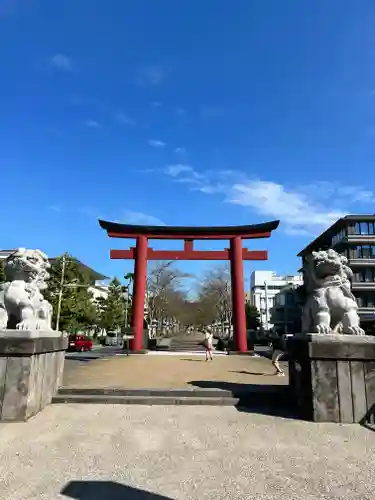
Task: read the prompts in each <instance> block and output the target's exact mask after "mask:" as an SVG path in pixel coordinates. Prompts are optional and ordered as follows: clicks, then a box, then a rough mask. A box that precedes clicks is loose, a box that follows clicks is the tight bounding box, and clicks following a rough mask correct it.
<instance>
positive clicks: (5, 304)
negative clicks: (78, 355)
mask: <svg viewBox="0 0 375 500" xmlns="http://www.w3.org/2000/svg"><path fill="white" fill-rule="evenodd" d="M49 268H50V263H49V261H48V258H47V255H45V254H44V253H43V252H41V251H40V250H27V249H25V248H19V249H18V250H17V251H15V252H13V253H12V254H11V255H9V257H8V258H7V259H6V260H5V265H4V274H5V277H6V281H5V283H2V284H1V285H0V329H1V330H3V329H10V330H14V329H17V330H44V331H51V330H52V326H51V322H52V306H51V304H50V303H49V302H47V301H46V300H44V297H43V295H42V293H41V291H42V290H44V289H45V288H46V286H47V285H46V281H47V280H48V278H49V274H48V269H49Z"/></svg>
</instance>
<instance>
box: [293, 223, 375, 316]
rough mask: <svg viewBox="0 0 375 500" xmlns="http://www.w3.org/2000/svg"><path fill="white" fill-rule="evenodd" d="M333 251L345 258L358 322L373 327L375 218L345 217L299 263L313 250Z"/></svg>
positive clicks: (317, 241)
mask: <svg viewBox="0 0 375 500" xmlns="http://www.w3.org/2000/svg"><path fill="white" fill-rule="evenodd" d="M329 248H333V249H334V250H336V251H337V252H338V253H340V254H341V255H345V257H347V258H348V261H349V266H350V267H351V269H352V271H353V273H354V277H353V280H352V292H353V294H354V296H355V297H356V299H357V302H358V306H359V315H360V318H361V321H368V322H373V323H375V215H347V216H346V217H342V218H341V219H339V220H337V221H336V222H335V223H334V224H332V226H330V227H329V228H328V229H327V230H326V231H324V233H322V234H321V235H320V236H318V237H317V238H316V239H315V240H314V241H312V242H311V243H310V244H309V245H307V247H306V248H304V249H303V250H302V251H301V252H300V253H299V254H298V256H299V257H302V263H303V262H304V260H305V258H306V256H307V255H309V254H311V252H313V251H316V250H328V249H329Z"/></svg>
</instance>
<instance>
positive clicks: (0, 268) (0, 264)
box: [0, 261, 5, 283]
mask: <svg viewBox="0 0 375 500" xmlns="http://www.w3.org/2000/svg"><path fill="white" fill-rule="evenodd" d="M4 281H5V274H4V264H3V262H2V261H0V283H3V282H4Z"/></svg>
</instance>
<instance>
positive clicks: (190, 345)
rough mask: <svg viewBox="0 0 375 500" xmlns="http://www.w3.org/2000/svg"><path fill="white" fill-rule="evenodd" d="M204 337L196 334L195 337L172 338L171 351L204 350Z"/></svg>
mask: <svg viewBox="0 0 375 500" xmlns="http://www.w3.org/2000/svg"><path fill="white" fill-rule="evenodd" d="M203 341H204V337H203V336H202V335H200V336H194V337H174V338H172V342H171V345H170V346H169V349H168V350H169V351H174V352H204V350H205V349H204V346H203V345H202V343H203Z"/></svg>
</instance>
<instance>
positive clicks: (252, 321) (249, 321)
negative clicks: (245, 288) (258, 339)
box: [245, 303, 260, 330]
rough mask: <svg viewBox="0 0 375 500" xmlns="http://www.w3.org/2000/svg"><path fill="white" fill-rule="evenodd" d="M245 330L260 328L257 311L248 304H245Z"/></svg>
mask: <svg viewBox="0 0 375 500" xmlns="http://www.w3.org/2000/svg"><path fill="white" fill-rule="evenodd" d="M245 314H246V328H247V329H248V330H258V328H259V326H260V315H259V311H258V309H257V308H256V307H255V306H252V305H251V304H249V303H246V304H245Z"/></svg>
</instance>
